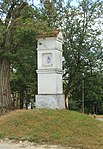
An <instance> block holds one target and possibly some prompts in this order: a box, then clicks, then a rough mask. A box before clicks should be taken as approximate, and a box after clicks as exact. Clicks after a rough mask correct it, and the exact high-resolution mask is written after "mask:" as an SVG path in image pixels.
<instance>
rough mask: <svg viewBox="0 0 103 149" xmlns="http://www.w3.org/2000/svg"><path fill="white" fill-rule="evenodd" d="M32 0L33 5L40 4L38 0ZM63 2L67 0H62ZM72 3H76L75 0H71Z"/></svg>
mask: <svg viewBox="0 0 103 149" xmlns="http://www.w3.org/2000/svg"><path fill="white" fill-rule="evenodd" d="M33 1H34V5H36V6H37V5H39V4H40V0H33ZM64 1H65V2H66V1H67V0H64ZM72 5H76V0H72Z"/></svg>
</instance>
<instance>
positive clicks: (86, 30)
mask: <svg viewBox="0 0 103 149" xmlns="http://www.w3.org/2000/svg"><path fill="white" fill-rule="evenodd" d="M102 7H103V4H102V1H95V2H94V1H92V2H91V1H89V0H88V1H87V0H83V1H79V2H78V5H77V6H72V5H71V3H70V2H68V4H67V6H66V8H65V23H64V53H63V54H64V60H63V62H64V63H63V64H64V76H63V77H64V84H65V95H66V97H67V96H68V95H70V94H72V98H73V100H75V99H78V102H79V100H81V104H82V91H83V90H82V82H83V81H84V80H85V84H84V85H86V86H84V87H85V89H84V90H85V100H87V101H89V102H87V101H85V104H86V105H85V108H87V109H86V110H87V111H88V106H89V105H90V106H91V107H92V106H93V105H92V103H91V100H93V102H96V100H97V98H98V100H99V99H100V100H101V98H103V95H102V91H101V90H103V88H102V85H101V84H98V81H99V82H100V81H101V80H98V76H101V75H103V73H102V71H103V62H102V54H103V45H102V39H101V38H100V37H101V35H102V31H101V28H99V27H98V25H97V22H98V21H99V20H101V19H102V15H103V11H102V10H103V8H102ZM98 10H99V11H98ZM100 25H102V22H100ZM100 79H101V77H100ZM88 81H90V82H91V81H92V83H89V82H88ZM94 81H96V82H94ZM94 88H95V89H94ZM97 88H98V89H97ZM87 90H88V91H87ZM97 90H98V92H99V94H98V93H96V92H97ZM87 94H88V95H87ZM90 94H91V95H90ZM91 96H92V97H91ZM97 96H98V97H97ZM81 106H82V105H81ZM90 109H91V108H90ZM90 109H89V110H90ZM92 112H93V111H92Z"/></svg>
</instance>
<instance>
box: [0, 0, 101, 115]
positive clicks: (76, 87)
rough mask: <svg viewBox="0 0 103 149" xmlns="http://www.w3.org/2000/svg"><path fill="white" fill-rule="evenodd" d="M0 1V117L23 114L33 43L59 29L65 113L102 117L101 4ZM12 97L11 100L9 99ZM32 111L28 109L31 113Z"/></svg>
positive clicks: (31, 90) (31, 92) (30, 91)
mask: <svg viewBox="0 0 103 149" xmlns="http://www.w3.org/2000/svg"><path fill="white" fill-rule="evenodd" d="M34 3H35V1H34V2H33V1H32V0H31V1H26V0H0V111H1V114H3V113H4V112H5V111H8V110H11V109H17V108H20V109H23V107H24V105H25V108H27V107H28V106H29V104H30V103H31V104H32V103H34V101H35V94H37V75H36V69H37V68H36V67H37V60H36V57H37V53H36V48H37V41H36V37H37V36H38V35H39V34H42V33H44V32H51V31H54V30H57V29H58V28H60V29H61V30H62V32H63V36H64V44H63V59H62V60H63V71H64V72H63V84H64V94H65V97H66V98H68V101H69V102H68V105H69V109H70V110H77V111H80V112H85V113H91V114H93V113H96V114H103V2H102V0H95V1H94V0H93V1H92V0H79V1H77V2H76V4H75V5H73V3H72V1H71V0H68V1H64V0H51V1H50V0H40V4H39V5H38V6H35V5H34ZM11 95H12V98H10V97H11ZM32 108H33V107H32Z"/></svg>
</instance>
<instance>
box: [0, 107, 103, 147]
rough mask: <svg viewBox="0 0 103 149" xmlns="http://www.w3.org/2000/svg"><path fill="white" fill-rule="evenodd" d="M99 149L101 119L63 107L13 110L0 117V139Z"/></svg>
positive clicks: (102, 144) (102, 135) (102, 133)
mask: <svg viewBox="0 0 103 149" xmlns="http://www.w3.org/2000/svg"><path fill="white" fill-rule="evenodd" d="M5 137H6V138H9V139H16V140H29V141H32V142H34V143H39V144H59V145H65V146H71V147H76V148H80V149H103V122H101V121H97V120H95V119H93V118H91V117H89V116H87V115H84V114H80V113H78V112H74V111H66V110H47V109H45V110H43V109H36V110H17V111H13V112H11V113H8V114H6V115H4V116H1V117H0V138H5Z"/></svg>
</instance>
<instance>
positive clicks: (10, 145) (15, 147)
mask: <svg viewBox="0 0 103 149" xmlns="http://www.w3.org/2000/svg"><path fill="white" fill-rule="evenodd" d="M0 149H74V148H71V147H63V146H60V145H38V144H33V143H30V142H27V141H25V142H22V141H20V142H17V141H10V140H4V141H3V140H0Z"/></svg>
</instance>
